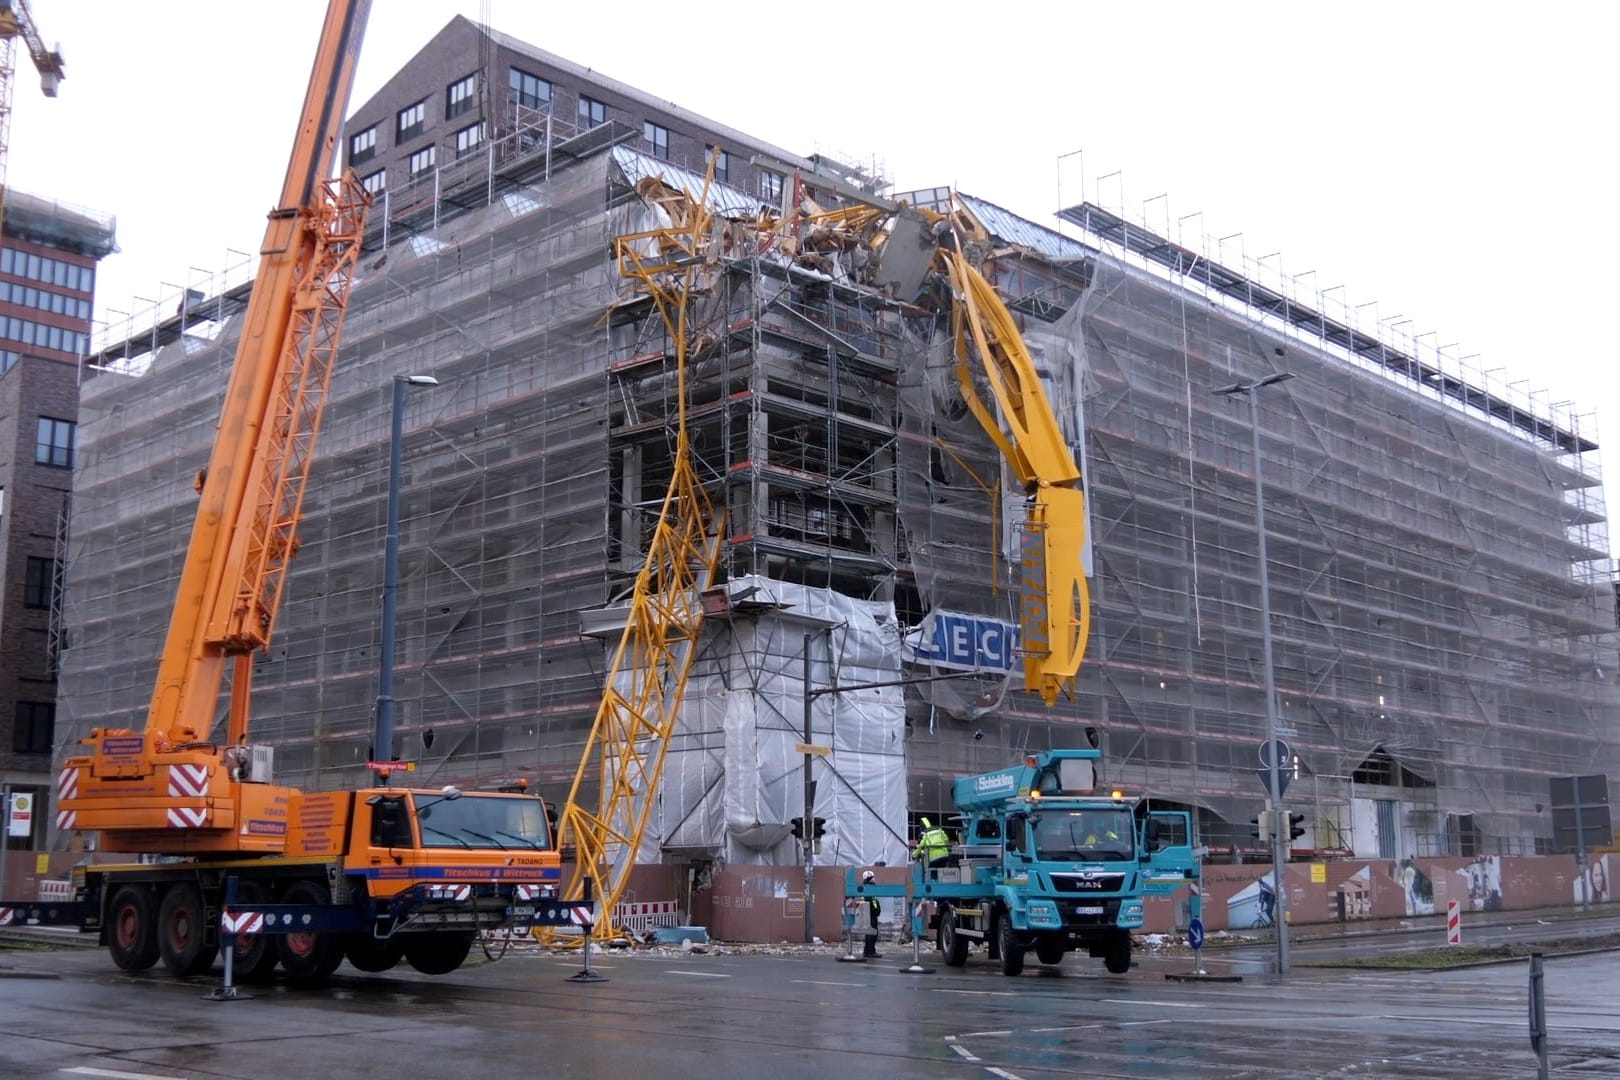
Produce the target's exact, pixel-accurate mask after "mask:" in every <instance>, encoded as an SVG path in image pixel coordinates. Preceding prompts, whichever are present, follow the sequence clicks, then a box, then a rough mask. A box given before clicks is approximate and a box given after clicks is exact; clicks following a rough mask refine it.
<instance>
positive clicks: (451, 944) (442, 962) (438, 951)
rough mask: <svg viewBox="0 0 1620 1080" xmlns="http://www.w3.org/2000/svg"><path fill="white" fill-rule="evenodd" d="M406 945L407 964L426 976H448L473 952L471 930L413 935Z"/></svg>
mask: <svg viewBox="0 0 1620 1080" xmlns="http://www.w3.org/2000/svg"><path fill="white" fill-rule="evenodd" d="M411 939H412V940H410V941H407V942H406V943H405V962H406V963H407V964H409V965H411V967H413V968H415V969H416V970H417V971H420V972H421V973H422V974H424V975H448V974H450V973H451V972H452V971H454V970H456V968H458V967H460V966H461V964H462V961H464V960H466V959H467V953H468V952H470V951H471V950H472V943H473V935H472V931H470V930H465V931H464V930H444V931H441V932H439V933H436V934H412V935H411Z"/></svg>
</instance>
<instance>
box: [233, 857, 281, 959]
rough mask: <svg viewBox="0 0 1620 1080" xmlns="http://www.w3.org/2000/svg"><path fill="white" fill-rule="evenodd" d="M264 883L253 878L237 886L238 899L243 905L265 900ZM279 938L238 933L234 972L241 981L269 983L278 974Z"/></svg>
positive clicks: (260, 902)
mask: <svg viewBox="0 0 1620 1080" xmlns="http://www.w3.org/2000/svg"><path fill="white" fill-rule="evenodd" d="M265 896H266V893H265V889H264V886H262V885H260V884H259V883H258V882H254V881H240V882H238V883H237V885H236V902H237V903H238V904H240V905H241V906H243V907H247V906H248V905H250V904H262V903H264V901H265ZM280 959H281V958H280V957H279V956H277V955H276V939H275V938H273V937H271V936H270V935H268V934H237V935H236V951H235V952H234V953H233V954H232V955H231V974H232V977H234V978H235V979H236V980H238V981H239V982H245V983H263V982H269V981H270V980H271V979H272V978H273V977H274V976H275V973H276V962H277V961H278V960H280Z"/></svg>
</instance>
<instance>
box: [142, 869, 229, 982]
mask: <svg viewBox="0 0 1620 1080" xmlns="http://www.w3.org/2000/svg"><path fill="white" fill-rule="evenodd" d="M157 939H158V951H159V952H160V953H161V955H162V956H163V966H164V967H166V968H168V969H169V974H171V975H174V976H175V977H177V978H184V977H185V976H187V975H201V974H202V973H203V972H205V971H207V970H208V969H209V968H211V967H213V966H214V957H215V955H217V954H218V952H219V942H218V941H217V940H215V941H214V942H213V943H212V944H210V942H209V934H208V919H207V916H206V915H205V914H204V912H203V898H202V890H200V889H198V888H197V886H195V885H193V884H191V883H190V882H189V881H180V882H176V883H175V884H173V885H170V886H169V887H168V888H167V889H166V890H164V892H163V901H162V903H160V904H159V905H158V916H157Z"/></svg>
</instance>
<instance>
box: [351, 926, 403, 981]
mask: <svg viewBox="0 0 1620 1080" xmlns="http://www.w3.org/2000/svg"><path fill="white" fill-rule="evenodd" d="M343 954H344V955H345V956H347V957H348V958H349V964H350V966H352V967H354V968H356V969H357V970H359V971H365V972H369V973H372V974H376V973H377V972H379V971H387V970H388V969H389V968H391V967H393V966H394V965H395V964H397V963H399V962H400V960H401V959H403V958H404V956H405V946H404V944H403V943H402V942H401V941H400V940H399V939H398V938H383V939H381V940H379V939H377V938H374V937H372V936H371V935H370V934H350V935H349V939H348V943H347V944H346V945H344V947H343Z"/></svg>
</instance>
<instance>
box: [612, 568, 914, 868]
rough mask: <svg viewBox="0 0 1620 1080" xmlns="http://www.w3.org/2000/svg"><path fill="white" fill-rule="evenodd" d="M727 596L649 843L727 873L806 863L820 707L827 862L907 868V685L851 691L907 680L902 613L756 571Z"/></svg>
mask: <svg viewBox="0 0 1620 1080" xmlns="http://www.w3.org/2000/svg"><path fill="white" fill-rule="evenodd" d="M716 594H720V595H716ZM716 594H711V597H712V599H711V610H710V625H711V627H712V630H711V633H710V634H709V635H708V636H707V637H706V640H705V642H704V647H703V651H702V653H701V654H700V655H699V657H698V659H697V661H696V663H695V664H694V667H693V670H692V674H691V677H690V679H689V681H688V684H687V692H686V704H685V708H684V709H683V710H682V713H681V717H680V720H679V722H678V724H677V726H676V731H675V735H674V738H673V741H672V744H671V746H670V748H669V752H668V756H667V757H666V759H665V764H664V777H663V783H662V786H661V793H660V796H659V805H658V806H657V808H656V809H655V810H654V813H653V817H652V819H651V821H650V822H649V825H648V833H649V843H650V842H652V841H656V843H657V845H658V846H659V847H660V848H661V849H662V850H663V851H664V852H665V853H666V854H685V855H690V856H693V857H697V858H703V859H714V860H718V861H723V862H728V863H741V864H752V865H778V866H780V865H794V864H797V863H798V862H799V861H800V860H801V858H802V855H801V852H800V848H799V846H798V844H797V843H796V842H795V841H794V839H793V837H792V834H791V826H790V824H789V823H790V822H791V821H792V819H794V818H797V817H799V816H800V815H801V814H803V812H804V772H803V769H804V758H805V754H804V751H803V750H802V749H801V743H803V742H804V716H805V707H806V702H807V701H808V704H809V709H810V740H809V743H810V745H812V746H814V747H816V748H817V752H816V753H815V754H813V755H812V758H811V759H812V761H813V763H814V764H813V769H812V777H811V778H812V780H813V781H814V782H815V801H814V808H813V809H812V811H811V816H812V817H820V818H823V819H825V822H826V832H825V835H824V836H823V837H822V844H821V851H820V854H819V855H818V856H817V861H818V862H820V863H822V864H826V865H863V864H866V865H869V864H871V863H874V862H876V861H878V860H880V859H882V860H887V861H888V862H890V863H899V862H903V861H904V860H905V858H906V840H905V820H906V785H905V776H906V770H905V706H904V698H903V694H902V688H901V687H899V686H898V685H895V686H887V687H881V688H875V689H840V688H848V687H858V686H864V685H866V684H870V683H878V682H888V683H893V682H896V681H897V680H899V678H900V632H899V627H898V623H897V622H896V619H895V615H894V607H893V605H892V604H889V603H887V602H880V601H868V600H859V599H855V598H852V597H848V596H844V595H842V594H840V593H837V592H835V591H832V590H829V589H821V588H814V587H810V586H804V585H795V584H791V583H788V582H781V581H773V580H770V579H768V578H764V577H760V576H757V575H744V576H742V577H738V578H735V579H733V580H732V581H730V582H729V583H728V584H727V585H725V586H724V587H723V589H721V590H717V591H716ZM807 639H808V641H809V646H810V653H809V656H810V682H809V684H808V685H806V683H805V680H804V655H805V653H804V648H805V643H806V640H807ZM820 748H826V751H825V753H822V752H820ZM643 857H644V858H645V857H646V855H645V854H644V856H643Z"/></svg>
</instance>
